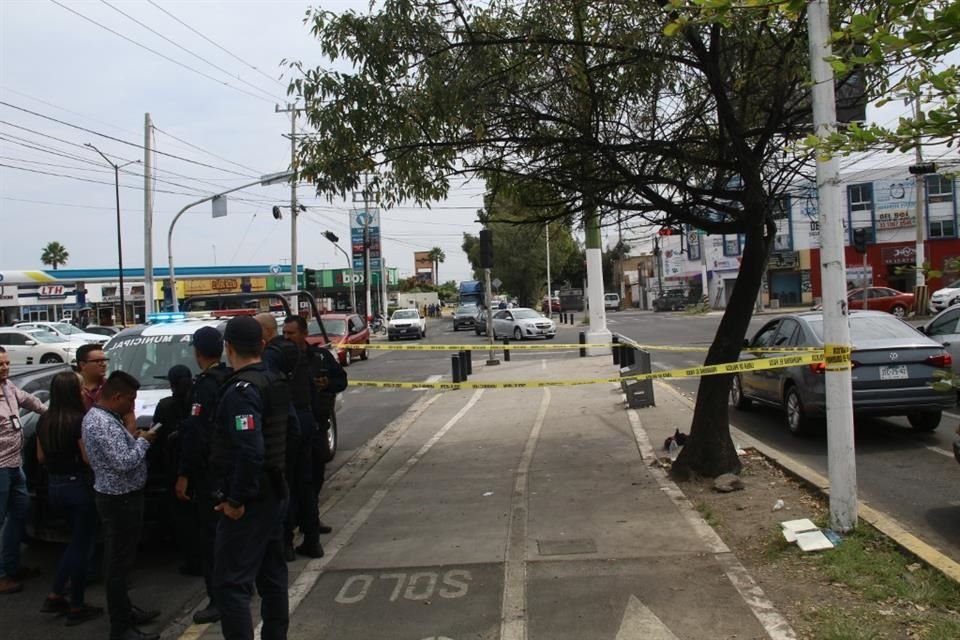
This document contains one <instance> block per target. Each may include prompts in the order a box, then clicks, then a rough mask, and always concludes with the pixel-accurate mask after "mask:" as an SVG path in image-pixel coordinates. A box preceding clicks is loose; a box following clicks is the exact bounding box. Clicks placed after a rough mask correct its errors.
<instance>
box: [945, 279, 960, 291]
mask: <svg viewBox="0 0 960 640" xmlns="http://www.w3.org/2000/svg"><path fill="white" fill-rule="evenodd" d="M944 289H960V280H954V281H953V282H951V283H950V284H948V285H947V286H945V287H944Z"/></svg>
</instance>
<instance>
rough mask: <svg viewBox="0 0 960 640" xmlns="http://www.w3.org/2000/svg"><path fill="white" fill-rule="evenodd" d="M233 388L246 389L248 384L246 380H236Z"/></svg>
mask: <svg viewBox="0 0 960 640" xmlns="http://www.w3.org/2000/svg"><path fill="white" fill-rule="evenodd" d="M235 386H236V388H237V389H246V388H247V387H249V386H250V383H249V382H248V381H246V380H238V381H237V383H236V385H235Z"/></svg>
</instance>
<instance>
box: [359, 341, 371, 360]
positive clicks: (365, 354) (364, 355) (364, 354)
mask: <svg viewBox="0 0 960 640" xmlns="http://www.w3.org/2000/svg"><path fill="white" fill-rule="evenodd" d="M367 344H370V343H369V342H368V343H367ZM369 357H370V353H369V352H368V351H367V350H366V349H364V350H363V351H361V352H360V359H361V360H366V359H367V358H369Z"/></svg>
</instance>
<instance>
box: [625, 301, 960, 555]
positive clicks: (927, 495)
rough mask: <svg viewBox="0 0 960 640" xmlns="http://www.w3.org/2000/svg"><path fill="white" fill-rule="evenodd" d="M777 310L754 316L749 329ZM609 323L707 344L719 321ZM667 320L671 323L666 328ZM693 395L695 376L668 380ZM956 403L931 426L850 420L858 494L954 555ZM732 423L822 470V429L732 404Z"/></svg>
mask: <svg viewBox="0 0 960 640" xmlns="http://www.w3.org/2000/svg"><path fill="white" fill-rule="evenodd" d="M773 317H775V316H772V315H758V316H755V317H754V318H753V320H752V321H751V323H750V335H753V332H755V331H756V330H757V329H759V328H760V326H761V325H762V324H763V323H764V322H766V321H767V320H769V319H772V318H773ZM608 321H609V322H610V329H611V330H612V331H615V332H619V333H622V334H624V335H626V336H628V337H630V338H633V339H634V340H636V341H638V342H641V343H645V344H652V345H654V344H657V345H684V346H704V347H706V346H708V345H709V344H710V342H711V340H712V339H713V336H714V333H715V331H716V328H717V325H718V324H719V322H720V316H719V315H718V314H708V315H687V314H684V313H682V312H673V313H649V312H638V311H626V312H622V313H615V314H609V315H608ZM667 325H669V330H668V331H665V330H664V327H665V326H667ZM652 358H653V365H654V368H655V369H673V368H680V367H689V366H695V365H700V364H703V356H702V355H700V354H697V353H690V352H686V353H682V352H669V351H654V352H653V353H652ZM669 383H670V384H672V385H673V386H674V388H676V389H678V390H679V391H681V392H682V393H683V394H684V395H686V396H688V397H690V398H695V397H696V391H697V385H698V380H697V379H677V380H671V381H669ZM958 420H960V410H956V409H955V410H954V412H952V413H948V414H945V415H944V418H943V421H942V422H941V423H940V426H939V428H938V429H937V430H936V431H935V432H933V433H916V432H914V431H913V430H912V429H910V427H909V424H908V423H907V421H906V419H903V418H891V419H863V420H858V421H857V422H856V424H855V429H856V451H857V456H856V464H857V483H858V490H859V495H860V497H861V499H863V500H866V501H867V502H869V503H870V504H871V505H872V506H874V507H875V508H877V509H880V510H881V511H884V512H885V513H887V514H888V515H890V516H892V517H894V518H896V519H897V520H899V521H900V522H901V523H902V524H904V525H905V526H906V528H907V529H908V530H910V531H911V532H912V533H914V534H915V535H917V536H918V537H919V538H921V539H922V540H924V541H925V542H927V543H929V544H932V545H933V546H935V547H937V548H938V549H940V550H941V551H943V552H944V553H946V554H947V555H949V556H950V557H952V558H953V559H954V560H957V561H960V465H958V464H957V462H956V460H954V459H953V453H952V448H951V443H952V442H953V436H954V433H955V431H956V429H957V423H958ZM730 422H731V424H733V425H734V426H736V427H737V428H739V429H740V430H741V431H744V432H746V433H748V434H750V435H751V436H753V437H755V438H757V439H759V440H761V441H763V442H765V443H767V444H768V445H770V446H772V447H775V448H776V449H779V450H780V451H783V452H784V453H786V454H788V455H790V456H791V457H793V458H795V459H797V460H799V461H800V462H802V463H804V464H806V465H807V466H809V467H811V468H813V469H816V470H817V471H819V472H820V473H822V474H823V475H824V476H826V475H827V447H826V436H825V434H820V435H814V436H809V437H802V438H798V437H795V436H792V435H791V434H790V433H789V431H788V430H787V428H786V424H785V421H784V416H783V414H782V413H781V412H779V411H776V410H774V409H767V408H762V407H757V408H753V409H751V410H749V411H739V410H737V409H734V408H733V407H731V408H730Z"/></svg>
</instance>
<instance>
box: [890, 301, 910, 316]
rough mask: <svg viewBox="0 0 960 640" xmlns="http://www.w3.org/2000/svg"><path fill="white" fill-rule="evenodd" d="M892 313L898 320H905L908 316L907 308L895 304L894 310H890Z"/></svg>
mask: <svg viewBox="0 0 960 640" xmlns="http://www.w3.org/2000/svg"><path fill="white" fill-rule="evenodd" d="M890 313H892V314H893V315H895V316H896V317H898V318H903V317H905V316H906V315H907V308H906V307H905V306H903V305H902V304H895V305H893V308H892V309H890Z"/></svg>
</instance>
